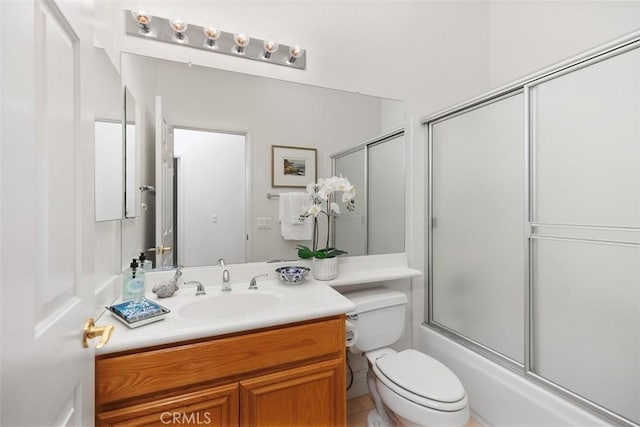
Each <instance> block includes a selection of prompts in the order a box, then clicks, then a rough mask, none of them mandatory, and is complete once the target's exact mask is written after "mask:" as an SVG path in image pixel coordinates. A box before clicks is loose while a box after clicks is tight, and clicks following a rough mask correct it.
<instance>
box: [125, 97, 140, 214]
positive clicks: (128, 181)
mask: <svg viewBox="0 0 640 427" xmlns="http://www.w3.org/2000/svg"><path fill="white" fill-rule="evenodd" d="M136 114H137V111H136V101H135V99H134V98H133V95H131V92H130V91H129V90H128V89H127V88H125V101H124V117H125V132H124V147H125V157H124V158H125V170H124V172H125V175H124V177H125V178H124V180H125V181H124V182H125V199H124V201H125V203H124V206H125V218H135V217H137V216H138V215H140V191H139V190H138V187H139V186H140V185H139V181H140V178H139V175H138V170H139V168H138V167H137V166H136V165H137V161H138V157H139V153H138V144H137V136H136Z"/></svg>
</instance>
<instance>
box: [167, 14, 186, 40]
mask: <svg viewBox="0 0 640 427" xmlns="http://www.w3.org/2000/svg"><path fill="white" fill-rule="evenodd" d="M169 26H171V29H172V30H173V39H174V41H177V42H178V43H188V42H189V39H188V38H187V37H186V36H185V34H184V33H185V32H186V31H187V28H189V24H188V23H187V21H185V20H184V18H183V17H182V16H180V15H175V16H174V17H173V18H171V19H170V20H169Z"/></svg>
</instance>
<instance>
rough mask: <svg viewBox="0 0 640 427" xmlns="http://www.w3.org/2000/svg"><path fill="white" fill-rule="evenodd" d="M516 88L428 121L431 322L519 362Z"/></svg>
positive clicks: (520, 154) (519, 113)
mask: <svg viewBox="0 0 640 427" xmlns="http://www.w3.org/2000/svg"><path fill="white" fill-rule="evenodd" d="M523 127H524V102H523V95H522V92H519V93H516V94H511V95H508V96H506V97H503V98H500V99H497V100H492V101H489V102H487V103H485V104H482V105H480V106H478V108H473V109H471V110H467V111H464V112H462V113H460V114H458V115H454V116H452V117H447V118H446V119H444V120H442V121H439V122H436V123H434V124H433V125H432V127H431V131H432V135H431V139H432V140H433V141H434V142H433V144H432V147H431V174H432V179H431V183H432V187H431V195H432V203H431V205H432V212H431V214H432V215H431V216H432V228H431V236H432V238H431V242H432V247H431V249H432V264H431V266H430V267H431V268H430V269H429V271H430V274H431V283H432V286H431V293H432V295H431V301H432V302H433V303H432V305H431V310H432V323H435V324H437V325H439V326H440V327H442V328H445V329H449V330H451V331H454V332H456V333H457V334H460V335H462V336H464V337H466V338H468V339H469V340H471V341H473V342H475V343H476V344H478V345H480V346H482V347H485V348H486V349H487V350H488V351H493V352H497V353H499V354H501V355H504V356H506V357H507V358H508V359H511V360H512V361H513V362H514V363H515V364H518V365H522V364H524V350H523V349H524V332H523V331H524V279H525V274H524V271H525V268H524V262H525V238H524V221H525V197H524V185H523V183H524V173H525V172H524V159H525V151H524V143H523V141H524V133H523Z"/></svg>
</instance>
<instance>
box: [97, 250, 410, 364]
mask: <svg viewBox="0 0 640 427" xmlns="http://www.w3.org/2000/svg"><path fill="white" fill-rule="evenodd" d="M283 265H307V266H311V263H310V261H308V260H298V261H291V262H283V263H265V262H259V263H247V264H233V265H229V266H227V267H225V268H222V267H218V266H209V267H190V268H184V269H183V275H182V277H181V279H180V282H179V283H183V282H185V281H191V280H198V281H200V282H202V283H203V284H204V286H205V289H206V291H207V295H206V296H195V287H194V286H184V285H180V289H179V290H178V292H176V294H175V295H174V296H172V297H170V298H158V297H157V296H156V295H154V294H153V293H152V292H151V288H152V287H153V285H155V284H156V283H159V282H161V281H164V280H169V279H170V278H171V277H172V276H173V273H174V270H166V271H154V272H150V273H147V275H146V280H145V282H146V289H147V291H146V295H145V296H146V297H147V298H148V299H150V300H153V301H156V302H157V303H158V304H160V305H162V306H164V307H166V308H168V309H169V310H171V313H169V314H168V315H167V316H166V317H165V318H164V319H163V320H161V321H158V322H155V323H151V324H148V325H143V326H140V327H138V328H134V329H130V328H128V327H127V326H126V325H124V324H122V323H121V322H119V321H118V320H117V319H115V318H114V317H113V316H112V314H111V313H109V312H107V311H105V312H104V314H103V315H102V316H101V317H100V318H99V320H98V323H99V324H100V325H104V324H113V325H114V327H115V330H114V333H113V335H112V337H111V339H110V341H109V342H108V343H107V344H106V345H105V346H104V347H103V348H102V349H100V350H96V355H100V354H108V353H115V352H121V351H126V350H133V349H139V348H145V347H150V346H156V345H162V344H171V343H178V342H180V341H187V340H192V339H199V338H207V337H213V336H216V335H223V334H229V333H234V332H243V331H250V330H253V329H259V328H265V327H271V326H279V325H285V324H288V323H294V322H301V321H306V320H313V319H319V318H322V317H328V316H335V315H338V314H344V313H348V312H350V311H352V310H353V309H355V306H354V305H353V303H352V302H351V301H349V300H348V299H346V298H345V297H343V296H342V295H341V294H340V293H339V292H337V291H336V290H335V289H333V287H336V288H338V287H340V286H347V285H354V284H366V283H377V282H383V281H390V280H400V279H410V278H413V277H418V276H422V272H421V271H419V270H415V269H412V268H409V267H408V265H407V257H406V254H404V253H399V254H386V255H369V256H355V257H345V258H341V259H340V263H339V270H340V272H339V275H338V278H336V279H334V280H329V281H317V280H315V279H313V277H310V278H309V279H307V281H306V282H304V283H303V284H301V285H283V284H281V283H280V281H279V280H278V279H276V278H275V274H274V270H275V269H276V268H277V267H281V266H283ZM224 269H227V270H229V271H230V275H231V286H232V291H231V292H229V293H228V294H227V293H225V294H226V295H238V294H240V293H242V292H245V291H246V288H247V287H248V283H249V279H250V278H251V277H253V276H256V275H258V274H264V273H269V277H266V278H259V279H258V287H259V289H260V290H261V291H263V292H271V293H273V294H277V295H278V296H279V297H280V299H281V301H278V302H277V303H275V304H273V305H271V304H269V307H264V306H259V308H258V310H251V309H250V308H248V309H247V312H246V313H244V312H243V313H242V314H239V315H233V316H226V317H225V316H219V317H216V316H215V314H214V315H213V317H212V318H211V319H208V320H194V319H190V318H188V313H187V311H190V309H185V311H182V313H181V309H183V308H184V307H185V306H186V305H188V304H192V303H195V302H198V301H202V300H204V299H207V298H212V297H216V296H217V297H219V298H223V297H224V295H222V293H221V291H220V288H221V283H220V282H221V277H222V270H224ZM115 282H117V283H118V284H119V282H120V279H118V280H116V281H115ZM234 291H235V293H234ZM229 301H231V302H232V301H233V299H232V298H230V299H229ZM234 303H235V304H239V303H238V302H237V300H236V301H235V302H234ZM205 308H206V307H205ZM205 311H206V310H205ZM185 313H187V314H185Z"/></svg>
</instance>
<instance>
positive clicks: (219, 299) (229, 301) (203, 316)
mask: <svg viewBox="0 0 640 427" xmlns="http://www.w3.org/2000/svg"><path fill="white" fill-rule="evenodd" d="M282 301H283V296H282V295H281V294H279V293H277V292H273V291H269V290H251V291H249V290H243V291H238V290H232V291H231V292H218V293H216V294H214V295H207V296H202V297H198V300H197V301H193V302H190V303H188V304H186V305H184V306H182V307H180V309H178V313H177V314H178V316H180V317H182V318H185V319H195V320H207V319H221V318H229V317H237V316H251V315H252V314H256V313H261V312H265V311H269V310H273V309H274V308H276V307H277V306H279V305H280V304H281V303H282Z"/></svg>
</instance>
